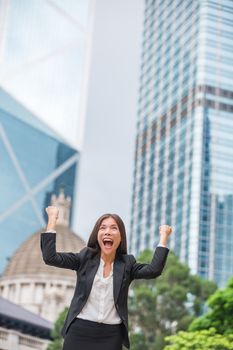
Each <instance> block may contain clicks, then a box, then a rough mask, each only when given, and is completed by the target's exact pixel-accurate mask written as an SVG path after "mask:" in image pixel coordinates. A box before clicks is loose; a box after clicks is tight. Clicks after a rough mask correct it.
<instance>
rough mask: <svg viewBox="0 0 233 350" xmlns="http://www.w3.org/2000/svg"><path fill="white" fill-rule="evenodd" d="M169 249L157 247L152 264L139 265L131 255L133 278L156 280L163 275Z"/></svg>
mask: <svg viewBox="0 0 233 350" xmlns="http://www.w3.org/2000/svg"><path fill="white" fill-rule="evenodd" d="M168 252H169V249H168V248H165V247H157V248H156V249H155V252H154V256H153V258H152V261H151V263H150V264H140V263H137V262H136V260H135V258H134V256H132V255H131V261H132V267H131V278H132V279H139V278H145V279H150V278H155V277H158V276H160V275H161V273H162V271H163V268H164V266H165V263H166V260H167V256H168Z"/></svg>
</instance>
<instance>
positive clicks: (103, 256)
mask: <svg viewBox="0 0 233 350" xmlns="http://www.w3.org/2000/svg"><path fill="white" fill-rule="evenodd" d="M115 256H116V253H114V254H111V255H106V254H104V252H101V259H103V261H104V262H105V263H106V264H112V263H113V261H114V260H115Z"/></svg>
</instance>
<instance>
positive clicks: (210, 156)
mask: <svg viewBox="0 0 233 350" xmlns="http://www.w3.org/2000/svg"><path fill="white" fill-rule="evenodd" d="M232 62H233V2H232V1H229V0H220V1H217V2H216V1H210V0H146V1H145V16H144V31H143V46H142V59H141V76H140V91H139V101H138V120H137V136H136V152H135V167H134V185H133V196H132V216H131V233H130V246H131V250H132V251H133V252H134V253H136V254H137V253H139V252H140V251H142V250H143V249H145V248H152V247H153V246H154V244H156V242H158V239H159V238H158V236H159V233H158V232H159V226H160V225H161V224H164V223H167V224H169V225H172V226H174V228H175V232H174V235H173V236H172V237H171V242H170V248H171V249H173V250H174V252H175V253H176V254H177V256H179V257H180V259H181V261H184V262H186V263H188V265H189V266H190V268H191V271H192V272H193V273H197V274H199V275H201V276H202V277H204V278H208V279H212V280H215V281H216V282H217V283H218V284H219V285H220V286H223V285H224V284H225V283H226V281H227V279H228V278H229V277H230V276H231V275H233V176H232V174H233V137H232V135H233V64H232Z"/></svg>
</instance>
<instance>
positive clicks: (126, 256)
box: [121, 254, 136, 265]
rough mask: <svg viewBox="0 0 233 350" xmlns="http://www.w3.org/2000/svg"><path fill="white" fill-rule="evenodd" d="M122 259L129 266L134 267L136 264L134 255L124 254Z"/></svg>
mask: <svg viewBox="0 0 233 350" xmlns="http://www.w3.org/2000/svg"><path fill="white" fill-rule="evenodd" d="M121 259H122V260H123V261H124V262H125V263H126V264H129V265H133V264H134V263H135V262H136V259H135V257H134V255H132V254H122V255H121Z"/></svg>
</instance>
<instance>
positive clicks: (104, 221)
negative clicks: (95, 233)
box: [101, 217, 117, 225]
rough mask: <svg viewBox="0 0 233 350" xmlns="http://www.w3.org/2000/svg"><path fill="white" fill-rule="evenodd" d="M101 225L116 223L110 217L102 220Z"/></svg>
mask: <svg viewBox="0 0 233 350" xmlns="http://www.w3.org/2000/svg"><path fill="white" fill-rule="evenodd" d="M101 225H117V222H116V220H115V219H113V218H112V217H109V218H107V219H104V220H102V222H101Z"/></svg>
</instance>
